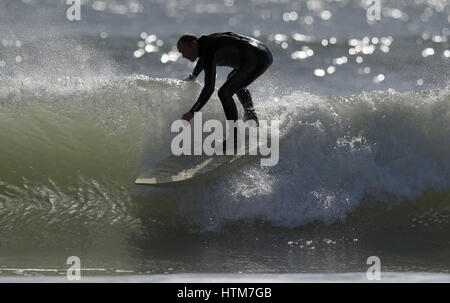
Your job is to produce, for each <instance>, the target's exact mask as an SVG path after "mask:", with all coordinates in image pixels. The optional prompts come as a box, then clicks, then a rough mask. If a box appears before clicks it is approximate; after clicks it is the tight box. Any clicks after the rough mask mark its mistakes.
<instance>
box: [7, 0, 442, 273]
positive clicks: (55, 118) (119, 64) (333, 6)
mask: <svg viewBox="0 0 450 303" xmlns="http://www.w3.org/2000/svg"><path fill="white" fill-rule="evenodd" d="M383 3H384V4H383V8H384V11H383V18H382V20H380V21H377V22H375V23H374V24H373V25H369V24H368V23H367V21H366V17H365V16H366V15H365V9H364V7H363V6H362V4H361V2H360V1H318V0H317V1H298V2H294V1H282V2H281V1H280V2H276V1H252V2H248V3H247V2H245V3H244V2H242V3H241V2H237V1H236V2H234V1H207V2H200V1H169V2H162V1H161V2H158V1H114V2H113V1H111V2H101V1H95V2H92V1H88V2H87V5H85V6H83V11H82V19H81V21H79V22H69V21H67V20H66V19H65V9H66V7H67V6H65V5H64V4H63V3H62V4H55V3H54V2H53V1H33V2H30V3H28V2H26V1H23V2H19V1H2V2H0V26H1V28H2V32H0V43H1V44H0V130H1V132H0V142H1V144H0V159H1V162H0V273H1V274H4V275H10V274H11V273H15V274H18V275H27V274H30V273H32V274H36V273H37V274H41V273H42V272H39V269H51V268H56V269H61V268H65V267H67V265H66V263H65V261H66V258H67V257H68V256H71V255H77V256H79V257H80V258H81V260H82V264H83V268H91V269H93V272H96V270H95V269H97V270H98V271H99V272H100V274H104V273H106V274H108V275H114V274H119V273H122V271H125V272H127V273H164V272H174V273H185V272H231V273H236V272H244V273H266V272H277V273H284V272H323V271H333V272H355V271H363V272H364V271H365V270H366V269H367V267H368V265H366V259H367V257H368V256H371V255H376V256H379V257H380V258H381V261H382V265H383V270H386V271H392V272H401V271H413V272H430V271H431V272H444V273H448V271H449V268H450V266H449V265H450V264H449V261H448V254H449V244H450V242H449V239H450V237H449V231H450V229H449V227H450V226H449V216H450V208H449V207H450V206H449V205H450V204H449V203H450V196H449V194H450V191H449V189H450V167H449V166H450V164H449V163H450V161H449V160H450V137H449V136H448V133H449V132H450V91H449V86H448V83H449V81H448V80H449V77H448V76H449V70H450V69H449V67H450V64H449V60H450V58H449V57H450V56H449V50H448V49H449V44H448V35H449V30H448V27H449V24H448V23H449V21H448V20H449V19H448V18H449V15H450V8H449V5H448V3H447V2H446V1H416V2H415V3H413V2H410V1H391V2H389V1H383ZM122 4H123V5H122ZM293 12H296V14H294V13H293ZM308 17H309V18H308ZM291 19H292V20H291ZM311 20H313V21H312V23H311ZM38 24H39V27H38V26H37V25H38ZM205 24H206V25H207V27H205ZM206 28H207V29H208V31H207V32H213V31H221V30H233V31H236V32H240V33H244V34H247V35H254V36H257V37H258V38H259V39H261V40H263V41H264V42H266V43H267V44H268V45H269V47H270V48H271V49H272V50H273V52H274V55H275V60H274V65H273V67H271V69H270V70H269V72H268V73H267V74H266V75H264V76H263V77H262V78H261V79H260V80H259V82H258V83H255V84H253V85H252V86H251V87H250V89H251V91H252V93H253V95H254V99H255V103H256V110H257V112H258V113H259V115H260V116H261V118H262V119H279V120H281V122H282V124H283V125H284V128H283V130H282V133H281V136H282V141H281V145H280V162H279V164H278V165H277V166H274V167H263V168H261V167H260V166H259V162H251V163H247V164H246V165H244V166H241V167H239V168H238V169H236V170H234V171H231V172H228V173H227V174H225V175H223V176H220V177H217V178H214V179H212V180H209V181H208V182H207V183H203V184H193V185H190V186H178V187H174V188H142V187H136V186H135V185H134V184H133V181H134V178H135V177H136V175H137V173H138V171H139V169H140V168H142V167H144V166H146V165H148V164H151V163H154V162H156V161H157V160H159V159H162V158H163V157H165V156H166V155H167V154H168V153H169V152H170V150H169V147H170V140H171V138H172V137H173V134H171V133H170V124H171V122H172V121H173V120H175V119H178V118H179V117H180V116H181V114H182V113H183V112H184V111H186V109H188V108H190V106H191V105H192V103H193V102H194V101H195V98H196V96H197V95H198V93H199V92H200V90H201V85H200V84H198V83H197V84H196V83H185V82H183V81H179V80H176V79H177V78H178V79H180V78H182V77H183V76H184V75H185V74H187V73H189V72H190V71H191V69H192V65H191V64H190V63H187V62H186V61H184V60H182V58H179V57H178V55H177V54H176V53H175V52H174V51H173V50H174V48H173V47H174V44H175V43H176V40H177V39H178V37H179V36H180V35H181V34H182V33H184V32H186V31H190V32H195V33H207V32H206ZM3 29H4V30H3ZM333 38H334V39H333ZM324 39H326V41H327V42H325V41H324ZM138 43H139V45H138ZM149 45H150V46H149ZM158 45H159V46H158ZM146 51H147V52H146ZM320 70H323V72H324V74H325V75H324V76H321V75H322V72H321V71H320ZM227 71H228V69H225V68H223V69H221V70H220V72H219V75H218V79H219V80H218V82H219V83H221V82H222V81H223V80H224V78H225V76H226V72H227ZM199 79H200V82H201V77H200V78H199ZM203 112H204V115H205V116H206V117H208V118H217V119H221V118H223V112H222V109H221V106H220V102H219V100H218V99H217V96H216V95H214V96H213V98H212V100H211V101H210V102H209V103H208V104H207V105H206V106H205V108H204V111H203ZM26 269H30V270H26ZM52 272H54V271H50V274H51V273H52Z"/></svg>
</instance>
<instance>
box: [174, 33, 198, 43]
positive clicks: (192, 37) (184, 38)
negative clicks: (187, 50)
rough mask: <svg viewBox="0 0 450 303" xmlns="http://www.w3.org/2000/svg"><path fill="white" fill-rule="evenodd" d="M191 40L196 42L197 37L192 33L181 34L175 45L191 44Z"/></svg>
mask: <svg viewBox="0 0 450 303" xmlns="http://www.w3.org/2000/svg"><path fill="white" fill-rule="evenodd" d="M193 41H197V42H198V37H197V36H196V35H194V34H184V35H183V36H181V37H180V39H178V43H177V45H178V46H180V45H182V44H183V45H189V44H191V43H192V42H193Z"/></svg>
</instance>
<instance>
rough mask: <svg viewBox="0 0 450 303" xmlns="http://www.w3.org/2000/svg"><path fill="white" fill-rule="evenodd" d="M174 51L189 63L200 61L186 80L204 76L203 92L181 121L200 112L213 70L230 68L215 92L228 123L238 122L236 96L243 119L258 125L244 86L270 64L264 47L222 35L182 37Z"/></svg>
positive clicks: (210, 91)
mask: <svg viewBox="0 0 450 303" xmlns="http://www.w3.org/2000/svg"><path fill="white" fill-rule="evenodd" d="M177 47H178V51H179V52H180V53H181V54H182V55H183V58H186V59H188V60H189V61H191V62H194V61H195V60H196V59H197V58H199V60H198V61H197V64H196V66H195V68H194V71H193V72H192V74H190V75H189V76H188V77H187V78H186V79H185V80H187V81H192V80H195V79H196V78H197V76H198V75H199V74H200V72H201V71H202V70H203V71H204V73H205V84H204V87H203V90H202V92H201V93H200V96H199V97H198V99H197V102H195V104H194V106H192V108H191V109H190V110H189V111H188V112H187V113H185V114H184V115H183V116H182V119H184V120H186V121H190V120H191V119H192V118H193V117H194V113H195V112H198V111H200V109H201V108H202V107H203V106H204V105H205V103H206V102H207V101H208V100H209V98H210V97H211V95H212V94H213V92H214V87H215V81H216V66H229V67H232V68H233V70H232V71H231V72H230V73H229V74H228V77H227V80H226V81H225V83H224V84H223V85H222V87H221V88H220V89H219V91H218V96H219V99H220V102H221V103H222V106H223V110H224V111H225V116H226V118H227V120H232V121H236V120H237V118H238V112H237V107H236V104H235V103H234V100H233V95H234V94H236V95H237V96H238V99H239V101H240V102H241V104H242V106H243V107H244V112H245V116H244V119H245V120H254V121H256V123H258V117H257V115H256V112H255V109H254V106H253V101H252V96H251V95H250V92H249V91H248V89H247V86H248V85H250V84H251V83H252V82H253V81H255V79H257V78H258V77H259V76H261V75H262V74H263V73H264V72H265V71H266V70H267V68H268V67H269V66H270V65H271V64H272V61H273V57H272V53H271V52H270V50H269V48H268V47H267V46H265V45H264V44H263V43H262V42H260V41H258V40H256V39H253V38H250V37H246V36H242V35H238V34H235V33H232V32H225V33H215V34H211V35H207V36H201V37H197V36H196V35H193V34H185V35H183V36H182V37H181V38H180V39H179V40H178V43H177Z"/></svg>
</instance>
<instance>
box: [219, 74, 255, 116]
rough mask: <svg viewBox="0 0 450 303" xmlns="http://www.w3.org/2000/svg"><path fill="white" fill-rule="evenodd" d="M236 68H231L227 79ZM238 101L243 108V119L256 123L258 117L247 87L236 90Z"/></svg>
mask: <svg viewBox="0 0 450 303" xmlns="http://www.w3.org/2000/svg"><path fill="white" fill-rule="evenodd" d="M236 72H237V69H233V70H232V71H231V72H230V73H229V74H228V76H227V79H230V78H231V77H232V76H233V75H234V74H235V73H236ZM236 95H237V96H238V99H239V101H240V102H241V104H242V107H243V108H244V119H245V120H255V121H256V123H258V117H257V115H256V112H255V108H254V105H253V100H252V95H251V94H250V91H249V90H248V89H247V88H242V89H240V90H238V91H237V92H236Z"/></svg>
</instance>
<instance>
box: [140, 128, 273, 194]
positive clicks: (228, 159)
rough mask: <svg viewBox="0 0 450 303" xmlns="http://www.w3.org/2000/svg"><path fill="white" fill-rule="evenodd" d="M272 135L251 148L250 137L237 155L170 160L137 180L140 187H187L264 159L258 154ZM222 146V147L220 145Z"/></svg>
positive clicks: (201, 156)
mask: <svg viewBox="0 0 450 303" xmlns="http://www.w3.org/2000/svg"><path fill="white" fill-rule="evenodd" d="M270 137H271V133H270V131H268V132H267V137H266V138H265V140H262V139H261V138H260V139H259V142H258V143H257V145H253V144H252V145H251V146H250V143H249V140H248V137H247V138H246V140H245V146H244V147H243V148H244V149H243V150H242V149H241V150H240V153H238V154H236V152H235V154H234V155H211V156H208V155H181V156H175V155H171V156H168V157H166V158H164V159H162V160H161V161H159V162H157V163H155V164H154V165H152V166H150V167H148V168H146V169H144V170H142V171H141V172H140V174H139V175H138V177H137V178H136V180H135V184H137V185H150V186H152V185H153V186H158V185H168V184H174V183H187V182H189V181H193V180H194V179H195V180H197V179H201V178H199V177H208V176H211V175H214V174H219V173H221V172H223V171H225V170H227V169H232V168H233V167H235V166H239V165H242V164H243V163H246V162H247V161H251V160H254V159H258V158H259V157H260V156H261V155H259V154H258V152H257V150H258V149H259V148H260V146H261V145H262V144H266V143H267V140H270ZM219 145H220V144H219Z"/></svg>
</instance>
